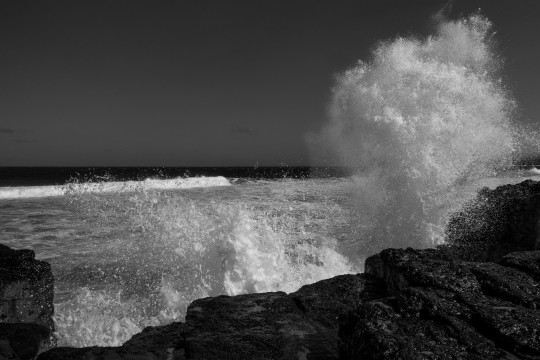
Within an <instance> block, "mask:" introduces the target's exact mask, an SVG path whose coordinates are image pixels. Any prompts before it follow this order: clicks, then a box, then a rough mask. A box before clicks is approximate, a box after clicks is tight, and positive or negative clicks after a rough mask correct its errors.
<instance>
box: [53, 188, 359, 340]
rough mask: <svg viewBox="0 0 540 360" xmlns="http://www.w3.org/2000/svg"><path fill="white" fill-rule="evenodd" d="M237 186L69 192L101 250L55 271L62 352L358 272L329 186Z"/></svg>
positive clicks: (340, 211)
mask: <svg viewBox="0 0 540 360" xmlns="http://www.w3.org/2000/svg"><path fill="white" fill-rule="evenodd" d="M335 182H336V183H339V184H338V186H339V187H340V186H342V183H343V182H344V181H343V180H340V181H337V180H336V181H335ZM239 186H241V187H242V190H236V189H235V188H234V186H233V187H223V188H215V189H211V188H209V189H198V190H197V189H194V190H190V191H189V192H179V191H154V190H151V191H148V190H145V189H140V190H139V191H135V192H130V193H119V194H109V193H104V194H98V193H87V192H81V193H78V194H77V193H72V194H71V195H70V203H71V206H72V207H73V209H74V211H75V212H76V213H79V214H81V217H82V218H83V219H85V221H87V222H88V226H90V227H92V228H97V229H101V232H100V233H99V238H100V239H96V242H98V241H99V245H97V244H92V245H90V246H88V247H85V248H84V251H85V252H86V253H88V254H90V253H91V255H89V256H91V258H92V260H91V261H89V262H88V263H87V264H85V265H79V266H76V267H71V266H70V267H66V268H65V269H63V270H61V271H58V273H57V274H58V282H59V283H61V284H64V285H63V287H64V288H65V287H67V288H69V289H67V290H66V289H64V291H62V292H61V293H62V294H65V293H68V295H66V296H64V297H63V298H62V299H59V301H58V303H57V304H56V308H57V309H58V311H57V312H56V315H55V319H56V325H57V332H58V334H59V335H60V338H61V344H63V345H67V344H70V345H77V346H89V345H109V346H110V345H118V344H121V343H123V342H124V341H125V340H127V339H129V338H130V337H131V336H132V335H133V334H134V333H137V332H139V331H141V330H142V328H144V327H145V326H149V325H159V324H166V323H168V322H171V321H175V320H177V321H178V320H180V321H181V320H183V317H184V316H185V313H186V309H187V306H188V305H189V304H190V303H191V302H192V301H193V300H195V299H197V298H201V297H206V296H216V295H222V294H225V295H236V294H242V293H249V292H265V291H287V292H291V291H295V290H297V289H298V288H299V287H300V286H302V285H304V284H307V283H312V282H315V281H318V280H322V279H326V278H328V277H332V276H335V275H338V274H343V273H353V272H358V271H359V270H360V269H358V268H355V267H353V266H352V265H351V264H350V263H349V261H348V260H347V258H346V257H345V256H343V255H341V254H340V253H339V242H338V241H337V239H336V238H335V237H334V236H333V235H334V229H333V227H334V225H335V224H340V221H341V220H340V219H343V218H344V216H343V214H344V213H346V210H345V209H344V208H343V207H342V206H340V205H339V204H337V203H336V202H334V201H331V200H328V201H327V200H325V199H324V195H323V194H324V192H325V191H328V189H327V188H324V189H323V188H321V187H320V186H319V185H317V184H316V182H315V181H313V182H312V181H308V180H304V181H291V180H287V181H283V182H280V181H272V182H265V181H261V182H256V183H253V184H242V185H239ZM250 188H251V189H253V190H249V189H250ZM250 192H252V193H253V195H249V194H250ZM239 194H243V195H242V196H241V197H239ZM261 194H266V195H265V196H264V197H263V198H260V196H261ZM217 199H219V200H217ZM331 227H332V229H330V228H331ZM107 229H109V230H107ZM55 276H56V274H55ZM122 307H125V309H126V311H124V312H123V311H121V309H122Z"/></svg>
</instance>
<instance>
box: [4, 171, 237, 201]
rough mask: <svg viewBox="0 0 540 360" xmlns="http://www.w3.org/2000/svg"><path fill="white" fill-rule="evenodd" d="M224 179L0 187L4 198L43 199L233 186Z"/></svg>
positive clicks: (177, 179)
mask: <svg viewBox="0 0 540 360" xmlns="http://www.w3.org/2000/svg"><path fill="white" fill-rule="evenodd" d="M229 185H231V184H230V182H229V181H228V180H227V179H226V178H224V177H223V176H216V177H193V178H175V179H146V180H143V181H104V182H73V183H68V184H65V185H49V186H17V187H0V199H19V198H40V197H49V196H63V195H69V194H79V193H124V192H134V191H138V190H172V189H190V188H197V187H210V186H229Z"/></svg>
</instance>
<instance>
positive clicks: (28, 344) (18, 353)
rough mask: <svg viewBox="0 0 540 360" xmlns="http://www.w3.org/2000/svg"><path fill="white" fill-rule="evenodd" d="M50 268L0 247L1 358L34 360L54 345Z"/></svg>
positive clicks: (28, 252)
mask: <svg viewBox="0 0 540 360" xmlns="http://www.w3.org/2000/svg"><path fill="white" fill-rule="evenodd" d="M53 290H54V280H53V276H52V272H51V266H50V265H49V264H48V263H46V262H44V261H38V260H35V254H34V252H33V251H32V250H13V249H11V248H9V247H7V246H5V245H2V244H0V359H1V358H2V356H3V357H4V358H6V359H11V358H13V359H33V358H35V357H36V355H37V354H38V353H40V352H43V351H45V350H47V349H49V348H50V347H52V346H54V344H55V339H54V335H53V331H54V323H53V319H52V316H53V311H54V309H53V298H54V294H53Z"/></svg>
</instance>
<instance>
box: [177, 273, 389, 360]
mask: <svg viewBox="0 0 540 360" xmlns="http://www.w3.org/2000/svg"><path fill="white" fill-rule="evenodd" d="M380 285H381V284H380V282H378V281H376V280H375V279H373V278H371V277H370V276H365V275H342V276H337V277H335V278H332V279H328V280H323V281H320V282H317V283H315V284H311V285H306V286H303V287H302V288H301V289H300V290H298V291H297V292H295V293H292V294H289V295H287V294H285V293H283V292H276V293H264V294H249V295H240V296H234V297H229V296H218V297H215V298H206V299H199V300H195V301H194V302H193V303H192V304H191V305H190V307H189V308H188V312H187V315H186V324H187V328H188V331H187V332H186V358H188V359H202V358H207V359H297V358H302V357H303V356H305V357H307V358H309V359H337V358H338V355H339V354H338V348H337V344H338V341H337V340H338V334H337V330H338V316H339V314H340V312H343V311H347V310H349V309H352V308H354V307H356V306H357V305H358V304H360V303H362V302H363V301H365V300H371V299H373V298H376V297H380V296H381V294H384V292H382V293H381V291H384V290H383V289H382V288H381V286H380Z"/></svg>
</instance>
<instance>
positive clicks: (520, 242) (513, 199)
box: [446, 180, 540, 261]
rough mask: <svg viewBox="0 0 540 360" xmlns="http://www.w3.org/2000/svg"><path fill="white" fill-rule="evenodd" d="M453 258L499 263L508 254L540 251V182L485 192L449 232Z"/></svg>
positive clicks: (460, 214) (457, 216) (457, 217)
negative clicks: (522, 251)
mask: <svg viewBox="0 0 540 360" xmlns="http://www.w3.org/2000/svg"><path fill="white" fill-rule="evenodd" d="M446 234H447V237H448V242H449V243H450V244H452V245H453V246H452V248H451V250H452V251H453V253H454V256H458V257H460V258H463V259H464V260H473V261H498V260H500V259H501V258H502V257H503V256H504V255H505V254H508V253H510V252H514V251H521V250H540V182H537V181H532V180H526V181H524V182H522V183H520V184H516V185H504V186H499V187H498V188H496V189H495V190H490V189H488V188H484V189H482V190H481V191H480V192H479V193H478V196H477V197H476V199H474V200H473V201H471V202H470V203H469V204H468V205H467V206H466V207H465V209H464V210H463V211H461V212H458V213H456V214H454V215H453V216H452V218H451V220H450V222H449V224H448V227H447V229H446Z"/></svg>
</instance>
